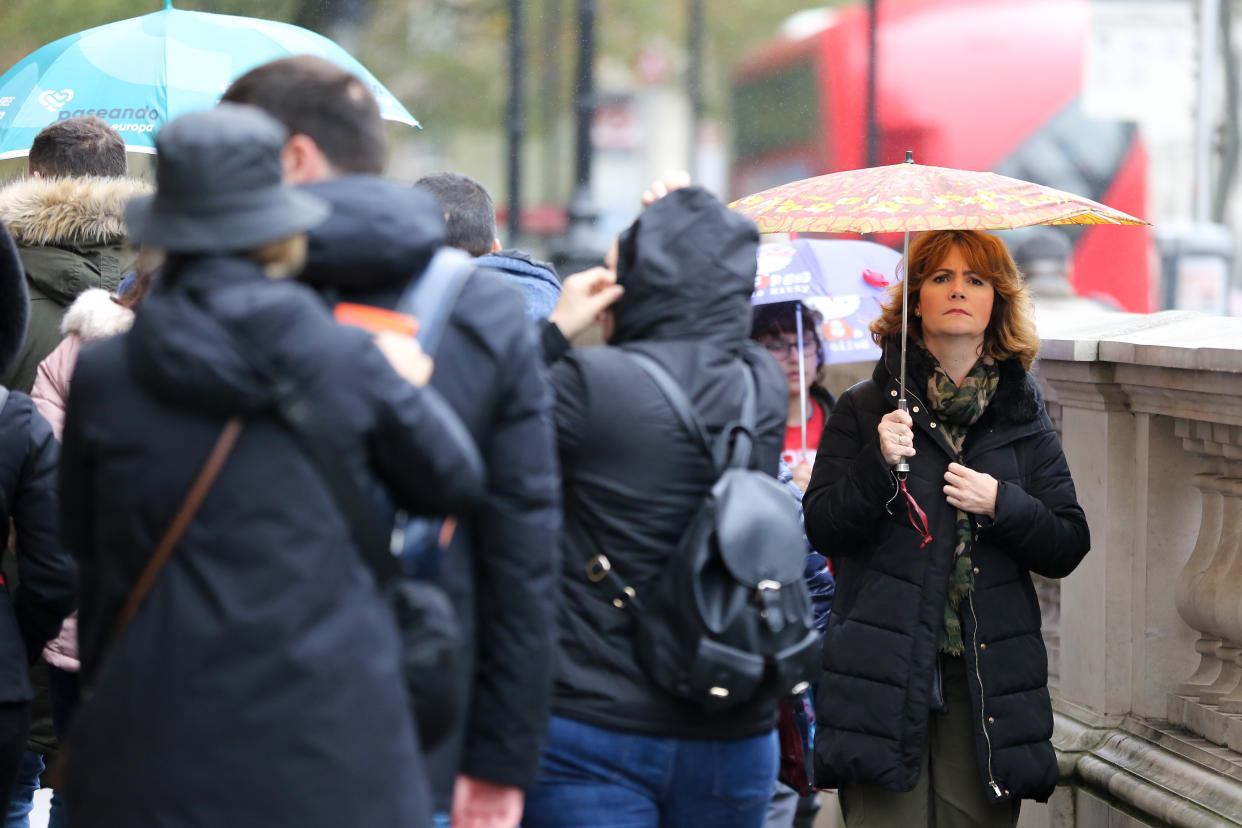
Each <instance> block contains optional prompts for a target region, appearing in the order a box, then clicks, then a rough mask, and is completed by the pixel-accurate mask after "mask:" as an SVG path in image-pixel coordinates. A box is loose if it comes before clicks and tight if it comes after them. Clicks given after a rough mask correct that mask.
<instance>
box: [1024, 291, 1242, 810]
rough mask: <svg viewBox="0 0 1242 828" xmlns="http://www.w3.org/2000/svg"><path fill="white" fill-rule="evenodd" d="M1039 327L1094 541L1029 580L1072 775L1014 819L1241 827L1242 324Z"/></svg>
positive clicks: (1097, 321)
mask: <svg viewBox="0 0 1242 828" xmlns="http://www.w3.org/2000/svg"><path fill="white" fill-rule="evenodd" d="M1040 332H1041V336H1042V337H1043V349H1042V352H1041V358H1040V360H1039V363H1038V364H1037V369H1036V374H1037V376H1038V377H1039V379H1040V383H1041V385H1042V386H1043V388H1044V392H1045V396H1046V398H1047V401H1048V404H1049V411H1050V412H1051V413H1052V415H1053V419H1054V422H1056V423H1057V425H1058V428H1059V431H1060V432H1061V436H1062V443H1063V445H1064V447H1065V453H1066V457H1067V458H1068V460H1069V464H1070V468H1071V471H1072V472H1073V475H1074V480H1075V483H1076V485H1077V488H1078V495H1079V500H1080V502H1081V503H1082V505H1083V508H1084V509H1085V510H1086V513H1087V517H1088V520H1089V522H1090V525H1091V533H1092V551H1091V553H1090V554H1089V555H1088V556H1087V558H1086V559H1085V560H1084V561H1083V563H1082V564H1081V565H1080V566H1079V568H1078V570H1077V571H1075V572H1074V574H1073V575H1071V576H1070V577H1068V578H1066V579H1064V580H1063V581H1061V582H1060V583H1059V584H1058V583H1057V582H1041V583H1039V584H1038V585H1037V589H1038V591H1039V594H1040V598H1041V601H1042V602H1043V604H1044V619H1045V637H1046V640H1047V643H1048V649H1049V658H1050V673H1051V674H1052V677H1053V679H1052V682H1051V685H1052V687H1053V694H1054V707H1055V709H1056V729H1055V734H1054V738H1053V741H1054V743H1055V744H1056V746H1057V749H1058V753H1059V758H1060V761H1061V770H1062V776H1063V780H1062V781H1063V785H1062V786H1061V787H1060V788H1058V791H1057V794H1056V795H1055V796H1054V797H1053V799H1052V801H1051V802H1049V803H1048V804H1046V805H1032V804H1028V805H1026V806H1024V809H1023V817H1022V823H1021V824H1022V826H1023V828H1044V826H1048V828H1051V826H1057V828H1070V826H1073V828H1087V826H1101V827H1103V826H1108V828H1114V826H1127V827H1128V826H1131V825H1147V824H1168V825H1176V826H1208V825H1212V826H1219V825H1233V826H1242V319H1232V318H1224V317H1214V316H1205V315H1202V314H1194V313H1188V312H1172V311H1170V312H1164V313H1158V314H1152V315H1147V316H1134V315H1128V314H1105V313H1085V314H1084V313H1078V314H1073V315H1071V314H1058V315H1056V316H1044V317H1042V318H1041V319H1040Z"/></svg>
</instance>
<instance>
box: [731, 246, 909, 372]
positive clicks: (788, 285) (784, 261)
mask: <svg viewBox="0 0 1242 828" xmlns="http://www.w3.org/2000/svg"><path fill="white" fill-rule="evenodd" d="M900 261H901V254H900V253H898V252H897V251H895V250H893V249H891V248H888V247H885V246H884V245H882V244H876V243H875V242H869V241H859V240H837V239H832V240H827V239H798V240H796V241H792V242H779V243H775V244H772V243H769V244H761V245H759V269H758V274H757V275H756V277H755V292H754V294H753V295H752V296H751V303H752V304H754V305H768V304H773V303H777V302H795V301H798V302H802V303H803V304H805V305H807V306H808V307H810V308H811V309H812V310H815V311H818V312H819V314H820V315H821V316H822V317H823V320H824V321H823V324H822V325H821V327H820V331H819V333H820V338H821V339H822V340H823V342H824V362H825V364H833V363H840V362H872V361H875V360H876V359H879V357H880V349H879V347H878V346H877V345H876V344H875V343H874V342H872V341H871V332H870V331H869V330H868V329H867V328H868V326H869V325H870V324H871V321H872V320H873V319H875V318H876V317H877V316H879V315H880V302H881V301H882V300H883V299H884V297H885V295H886V294H887V289H888V286H889V285H891V284H894V283H895V282H896V281H897V264H898V262H900Z"/></svg>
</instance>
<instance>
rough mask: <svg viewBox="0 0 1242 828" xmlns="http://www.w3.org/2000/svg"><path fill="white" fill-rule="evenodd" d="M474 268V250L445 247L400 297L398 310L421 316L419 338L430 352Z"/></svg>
mask: <svg viewBox="0 0 1242 828" xmlns="http://www.w3.org/2000/svg"><path fill="white" fill-rule="evenodd" d="M474 270H475V263H474V259H473V258H471V256H470V254H468V253H466V252H465V251H464V250H458V249H457V248H455V247H448V246H444V247H441V248H440V249H439V250H437V251H436V252H435V255H433V256H432V257H431V261H430V262H429V263H428V264H427V267H426V269H425V270H424V271H423V273H422V275H421V276H419V277H418V278H417V279H415V280H414V281H413V283H412V284H411V285H410V286H409V287H408V288H406V291H405V293H403V294H402V295H401V298H400V299H399V300H398V301H397V310H398V311H400V312H401V313H406V314H409V315H410V316H413V317H414V318H415V319H417V320H418V334H417V335H416V336H415V339H417V340H418V344H419V345H421V346H422V348H423V352H424V353H426V354H427V355H428V356H434V355H435V351H436V348H438V347H439V345H440V338H441V337H442V336H443V335H444V331H445V330H446V329H447V328H448V320H449V317H450V316H452V314H453V308H454V306H456V304H457V297H458V296H460V295H461V291H462V288H464V287H465V286H466V280H467V279H468V278H469V277H470V274H472V273H474Z"/></svg>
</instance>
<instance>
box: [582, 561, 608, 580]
mask: <svg viewBox="0 0 1242 828" xmlns="http://www.w3.org/2000/svg"><path fill="white" fill-rule="evenodd" d="M609 572H612V564H611V563H610V562H609V561H608V559H607V558H605V557H604V556H603V555H596V556H595V557H594V558H591V560H589V561H587V565H586V576H587V580H588V581H590V582H591V583H593V584H598V583H599V582H600V581H602V580H604V579H605V578H607V577H608V573H609Z"/></svg>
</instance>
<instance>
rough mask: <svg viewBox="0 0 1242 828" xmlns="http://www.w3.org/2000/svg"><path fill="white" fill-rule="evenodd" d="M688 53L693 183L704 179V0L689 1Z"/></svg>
mask: <svg viewBox="0 0 1242 828" xmlns="http://www.w3.org/2000/svg"><path fill="white" fill-rule="evenodd" d="M689 2H690V9H689V20H688V21H687V22H688V25H687V37H686V40H687V43H686V51H687V52H688V53H689V58H690V60H689V65H688V67H687V69H686V94H687V96H688V97H689V98H690V146H689V155H688V156H687V163H686V169H687V170H689V172H690V178H691V180H693V181H696V182H697V181H699V180H700V179H701V178H702V170H700V169H699V131H700V130H701V129H702V126H703V0H689Z"/></svg>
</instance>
